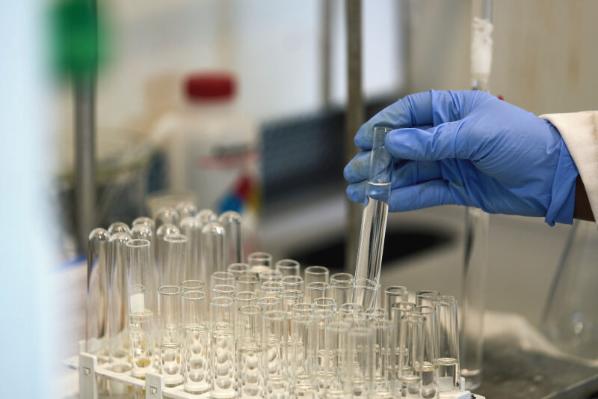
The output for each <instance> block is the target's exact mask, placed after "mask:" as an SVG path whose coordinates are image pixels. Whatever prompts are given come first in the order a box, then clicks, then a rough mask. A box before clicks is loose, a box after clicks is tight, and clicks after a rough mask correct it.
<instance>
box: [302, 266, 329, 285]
mask: <svg viewBox="0 0 598 399" xmlns="http://www.w3.org/2000/svg"><path fill="white" fill-rule="evenodd" d="M329 279H330V271H329V270H328V268H327V267H325V266H309V267H306V268H305V270H304V271H303V280H304V282H305V286H306V287H307V286H308V285H309V284H310V283H314V282H320V283H328V281H329Z"/></svg>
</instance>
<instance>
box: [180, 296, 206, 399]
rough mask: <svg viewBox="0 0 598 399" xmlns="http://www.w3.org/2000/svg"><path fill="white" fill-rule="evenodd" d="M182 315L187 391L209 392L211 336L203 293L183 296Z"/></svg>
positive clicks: (185, 386)
mask: <svg viewBox="0 0 598 399" xmlns="http://www.w3.org/2000/svg"><path fill="white" fill-rule="evenodd" d="M182 314H183V329H184V339H183V359H184V364H183V370H184V378H185V383H184V386H183V388H184V390H185V391H186V392H189V393H193V394H202V393H205V392H208V391H209V390H210V388H211V384H210V379H209V376H210V370H209V345H210V336H209V328H208V324H209V323H208V322H209V317H208V309H207V301H206V296H205V293H204V292H203V291H186V292H183V294H182Z"/></svg>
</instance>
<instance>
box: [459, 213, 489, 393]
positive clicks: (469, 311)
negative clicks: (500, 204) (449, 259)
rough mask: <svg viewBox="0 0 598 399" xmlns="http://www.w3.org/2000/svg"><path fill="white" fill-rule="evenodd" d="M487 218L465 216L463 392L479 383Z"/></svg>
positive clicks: (462, 318) (462, 330)
mask: <svg viewBox="0 0 598 399" xmlns="http://www.w3.org/2000/svg"><path fill="white" fill-rule="evenodd" d="M489 223H490V220H489V215H488V214H486V213H484V212H483V211H481V210H479V209H474V208H468V210H467V212H466V228H465V231H466V235H467V236H466V240H465V241H466V246H465V253H464V261H463V275H462V290H463V294H462V298H463V300H462V304H463V305H462V312H461V337H460V339H461V344H460V348H461V378H462V380H463V385H462V388H463V389H469V390H473V389H475V388H477V387H479V386H480V384H481V382H482V350H483V345H484V312H485V310H486V274H487V273H486V271H487V268H488V229H489Z"/></svg>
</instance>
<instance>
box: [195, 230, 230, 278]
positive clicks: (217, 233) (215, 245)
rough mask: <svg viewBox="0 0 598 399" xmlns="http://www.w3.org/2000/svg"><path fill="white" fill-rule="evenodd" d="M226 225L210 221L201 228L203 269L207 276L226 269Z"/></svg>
mask: <svg viewBox="0 0 598 399" xmlns="http://www.w3.org/2000/svg"><path fill="white" fill-rule="evenodd" d="M224 241H225V231H224V227H222V225H220V223H218V222H210V223H208V224H206V225H204V226H203V227H202V229H201V238H200V254H201V262H200V265H201V269H202V270H203V271H204V273H205V276H206V278H207V277H209V276H211V275H212V273H214V272H217V271H224V270H226V267H225V266H224ZM206 280H207V279H206Z"/></svg>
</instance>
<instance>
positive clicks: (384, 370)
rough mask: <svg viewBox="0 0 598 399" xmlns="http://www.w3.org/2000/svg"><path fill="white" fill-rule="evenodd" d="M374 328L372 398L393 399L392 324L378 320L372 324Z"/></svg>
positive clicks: (384, 320)
mask: <svg viewBox="0 0 598 399" xmlns="http://www.w3.org/2000/svg"><path fill="white" fill-rule="evenodd" d="M372 328H373V329H374V375H373V386H372V397H375V398H392V397H393V394H392V390H393V387H394V373H393V367H392V360H393V344H392V323H391V322H390V321H389V320H386V319H376V320H374V321H373V323H372Z"/></svg>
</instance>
